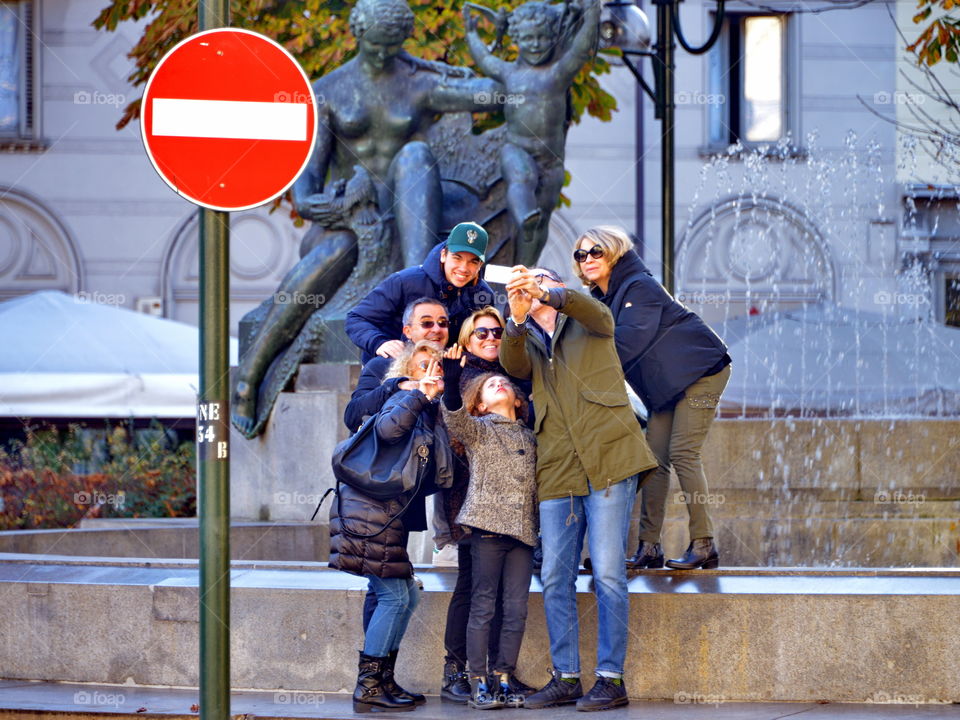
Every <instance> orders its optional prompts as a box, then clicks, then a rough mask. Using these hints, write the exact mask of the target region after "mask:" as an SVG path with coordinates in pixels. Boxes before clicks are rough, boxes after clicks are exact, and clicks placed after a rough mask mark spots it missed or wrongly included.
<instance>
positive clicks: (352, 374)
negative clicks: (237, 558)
mask: <svg viewBox="0 0 960 720" xmlns="http://www.w3.org/2000/svg"><path fill="white" fill-rule="evenodd" d="M359 374H360V366H359V365H356V364H346V363H326V364H322V365H303V366H301V367H300V370H299V372H298V373H297V377H296V379H295V380H294V387H293V392H283V393H280V396H279V397H278V398H277V402H276V404H275V405H274V408H273V412H272V413H271V414H270V419H269V420H268V421H267V425H266V427H265V428H264V431H263V433H262V434H260V435H258V436H257V437H255V438H254V439H253V440H247V439H246V438H245V437H243V436H242V435H241V434H240V433H239V432H238V431H237V429H236V428H232V427H231V429H230V440H231V442H230V449H231V462H230V516H231V518H233V519H235V520H261V521H266V520H283V521H303V522H309V521H310V516H311V515H312V514H313V511H314V509H315V508H316V506H317V503H318V502H319V501H320V497H321V496H322V495H323V493H324V492H325V491H326V490H327V489H328V488H331V487H333V484H334V479H333V473H332V471H331V470H330V458H331V456H332V455H333V449H334V447H335V446H336V444H337V443H338V442H340V441H341V440H343V439H344V438H346V437H348V435H349V433H348V432H347V428H346V426H344V424H343V411H344V409H345V407H346V405H347V402H349V400H350V394H351V392H352V391H353V388H354V387H355V386H356V384H357V378H358V377H359ZM329 503H330V498H327V501H326V502H325V503H324V507H323V508H322V509H321V510H320V513H319V514H318V515H317V521H319V522H321V523H326V521H327V511H328V509H329V505H328V504H329ZM324 559H325V558H324Z"/></svg>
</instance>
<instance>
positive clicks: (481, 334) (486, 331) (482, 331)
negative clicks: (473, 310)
mask: <svg viewBox="0 0 960 720" xmlns="http://www.w3.org/2000/svg"><path fill="white" fill-rule="evenodd" d="M473 334H474V335H476V336H477V339H478V340H486V339H487V335H493V339H494V340H499V339H500V338H501V337H503V328H500V327H495V328H477V329H476V330H474V331H473Z"/></svg>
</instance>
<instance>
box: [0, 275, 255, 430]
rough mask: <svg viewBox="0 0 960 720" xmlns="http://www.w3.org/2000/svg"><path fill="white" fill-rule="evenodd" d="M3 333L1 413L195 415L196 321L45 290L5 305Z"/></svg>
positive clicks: (1, 306)
mask: <svg viewBox="0 0 960 720" xmlns="http://www.w3.org/2000/svg"><path fill="white" fill-rule="evenodd" d="M0 337H3V338H6V339H5V341H4V342H2V343H0V416H6V417H50V418H54V417H78V418H89V417H118V418H131V417H133V418H184V417H194V416H195V415H196V402H197V392H198V390H199V386H200V381H199V375H198V368H199V353H200V350H199V348H200V332H199V330H198V329H197V328H195V327H193V326H192V325H187V324H185V323H180V322H175V321H172V320H164V319H161V318H156V317H151V316H149V315H144V314H143V313H137V312H133V311H132V310H126V309H122V308H117V307H113V306H109V305H102V304H97V303H92V302H84V301H82V300H79V299H77V298H75V297H72V296H70V295H66V294H64V293H62V292H57V291H43V292H38V293H33V294H31V295H26V296H23V297H19V298H15V299H13V300H7V301H6V302H3V303H0ZM236 362H237V341H236V339H234V338H231V340H230V363H231V364H232V365H235V364H236Z"/></svg>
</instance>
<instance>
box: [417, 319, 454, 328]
mask: <svg viewBox="0 0 960 720" xmlns="http://www.w3.org/2000/svg"><path fill="white" fill-rule="evenodd" d="M434 325H436V326H437V327H442V328H445V327H450V321H449V320H447V319H446V318H440V319H439V320H436V321H434V320H421V321H420V327H422V328H423V329H424V330H430V329H431V328H432V327H433V326H434Z"/></svg>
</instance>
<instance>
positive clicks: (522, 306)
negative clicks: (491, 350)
mask: <svg viewBox="0 0 960 720" xmlns="http://www.w3.org/2000/svg"><path fill="white" fill-rule="evenodd" d="M534 282H536V281H534ZM507 298H508V300H509V302H510V317H509V319H508V320H507V327H506V329H505V331H504V333H503V340H502V341H501V342H500V364H501V365H503V369H504V370H506V371H507V373H508V374H509V375H512V376H513V377H515V378H520V379H521V380H529V379H530V376H531V375H532V374H533V363H531V362H530V354H529V352H528V351H527V332H528V329H527V322H526V320H527V315H528V314H529V313H530V296H529V295H528V294H527V295H525V294H524V293H522V292H520V291H518V290H509V291H508V293H507ZM514 318H516V320H515V319H514ZM517 320H519V321H520V323H521V324H520V325H518V324H517V322H516V321H517Z"/></svg>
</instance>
